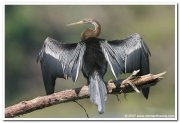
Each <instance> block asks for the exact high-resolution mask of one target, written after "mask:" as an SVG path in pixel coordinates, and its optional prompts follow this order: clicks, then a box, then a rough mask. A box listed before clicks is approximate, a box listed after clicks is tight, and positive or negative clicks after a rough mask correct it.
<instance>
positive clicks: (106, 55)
mask: <svg viewBox="0 0 180 123" xmlns="http://www.w3.org/2000/svg"><path fill="white" fill-rule="evenodd" d="M103 51H104V54H105V57H106V59H107V61H108V63H109V65H110V68H111V71H112V73H113V75H114V77H115V78H116V79H117V77H116V74H115V72H114V69H113V66H112V64H111V62H110V60H109V56H108V54H107V52H106V51H105V49H103Z"/></svg>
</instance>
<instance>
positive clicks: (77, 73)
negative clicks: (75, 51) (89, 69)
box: [75, 45, 85, 82]
mask: <svg viewBox="0 0 180 123" xmlns="http://www.w3.org/2000/svg"><path fill="white" fill-rule="evenodd" d="M84 49H85V46H84V45H83V47H82V49H81V50H83V51H80V52H83V53H81V55H80V56H79V59H80V58H81V59H80V61H79V63H78V67H77V72H76V77H75V82H76V81H77V78H78V75H79V68H80V67H81V63H82V56H83V55H84Z"/></svg>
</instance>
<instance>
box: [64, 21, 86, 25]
mask: <svg viewBox="0 0 180 123" xmlns="http://www.w3.org/2000/svg"><path fill="white" fill-rule="evenodd" d="M83 23H84V22H83V21H79V22H75V23H71V24H68V25H67V26H74V25H78V24H83Z"/></svg>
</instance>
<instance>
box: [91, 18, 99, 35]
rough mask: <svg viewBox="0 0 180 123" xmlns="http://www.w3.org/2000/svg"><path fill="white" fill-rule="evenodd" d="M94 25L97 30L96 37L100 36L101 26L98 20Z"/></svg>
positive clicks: (95, 30) (95, 31)
mask: <svg viewBox="0 0 180 123" xmlns="http://www.w3.org/2000/svg"><path fill="white" fill-rule="evenodd" d="M92 24H93V25H94V27H95V29H94V30H93V31H94V33H95V35H96V37H97V36H99V35H100V33H101V25H100V24H99V22H97V21H96V20H94V21H93V22H92Z"/></svg>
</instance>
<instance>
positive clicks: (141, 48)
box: [101, 33, 150, 98]
mask: <svg viewBox="0 0 180 123" xmlns="http://www.w3.org/2000/svg"><path fill="white" fill-rule="evenodd" d="M101 48H102V50H103V53H104V55H105V57H106V60H107V61H108V64H109V65H110V68H111V71H112V73H113V74H114V76H115V78H117V75H118V74H119V73H131V72H133V71H134V70H138V69H139V70H140V72H139V75H145V74H148V73H149V72H150V71H149V55H150V51H149V49H148V47H147V46H146V44H145V42H144V41H143V40H142V38H141V37H140V35H139V34H137V33H135V34H133V35H131V36H129V37H128V38H126V39H123V40H114V41H108V42H107V41H105V42H101ZM143 91H146V92H143V94H144V93H146V94H145V95H146V96H145V97H146V98H147V97H148V93H149V89H148V88H147V89H146V90H143Z"/></svg>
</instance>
